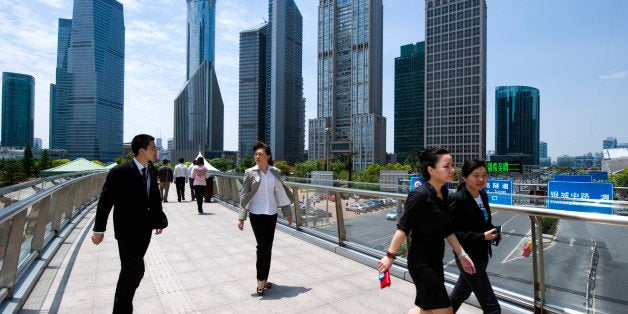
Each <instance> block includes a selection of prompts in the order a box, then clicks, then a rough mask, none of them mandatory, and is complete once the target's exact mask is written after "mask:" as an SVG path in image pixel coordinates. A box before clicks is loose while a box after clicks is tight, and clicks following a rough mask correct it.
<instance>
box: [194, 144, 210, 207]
mask: <svg viewBox="0 0 628 314" xmlns="http://www.w3.org/2000/svg"><path fill="white" fill-rule="evenodd" d="M207 178H209V170H208V169H207V167H205V160H204V159H203V157H200V156H199V157H198V158H196V166H194V169H192V179H194V196H195V197H196V204H197V206H198V214H199V215H202V214H203V193H204V192H205V186H206V185H207Z"/></svg>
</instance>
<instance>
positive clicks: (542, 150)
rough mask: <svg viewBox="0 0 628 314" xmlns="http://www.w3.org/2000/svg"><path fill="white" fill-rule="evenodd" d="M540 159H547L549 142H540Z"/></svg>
mask: <svg viewBox="0 0 628 314" xmlns="http://www.w3.org/2000/svg"><path fill="white" fill-rule="evenodd" d="M539 158H547V142H543V141H540V142H539Z"/></svg>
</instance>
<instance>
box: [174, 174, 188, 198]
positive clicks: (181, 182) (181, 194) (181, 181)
mask: <svg viewBox="0 0 628 314" xmlns="http://www.w3.org/2000/svg"><path fill="white" fill-rule="evenodd" d="M174 184H175V185H176V186H177V200H179V201H180V200H181V199H185V178H184V177H177V178H175V179H174Z"/></svg>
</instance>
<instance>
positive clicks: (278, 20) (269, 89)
mask: <svg viewBox="0 0 628 314" xmlns="http://www.w3.org/2000/svg"><path fill="white" fill-rule="evenodd" d="M268 15H269V19H268V20H269V22H268V23H265V24H263V25H261V26H259V27H256V28H254V29H251V30H247V31H243V32H242V33H240V117H239V120H240V121H239V122H240V130H239V144H238V147H239V150H240V154H241V156H242V157H245V156H250V157H252V152H251V147H252V146H253V143H254V142H255V141H257V140H261V141H264V142H266V143H267V144H269V145H270V146H271V148H272V151H273V159H277V160H285V161H287V162H288V163H291V164H293V163H295V162H296V161H300V160H302V159H303V149H304V142H305V103H304V99H303V76H302V54H303V48H302V46H303V40H302V37H303V18H302V16H301V13H300V12H299V8H298V7H297V6H296V4H295V3H294V1H293V0H270V1H269V6H268Z"/></svg>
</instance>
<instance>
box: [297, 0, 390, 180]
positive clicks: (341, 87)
mask: <svg viewBox="0 0 628 314" xmlns="http://www.w3.org/2000/svg"><path fill="white" fill-rule="evenodd" d="M382 32H383V8H382V1H381V0H346V1H328V0H325V1H320V2H319V7H318V93H317V98H318V99H317V114H316V116H317V118H316V119H312V120H310V121H309V123H308V124H309V135H308V142H309V144H308V146H309V149H308V154H309V156H308V157H309V159H329V158H331V157H332V156H338V155H353V159H352V162H353V168H354V169H358V170H360V169H366V167H368V166H369V165H372V164H384V163H385V162H386V119H385V118H384V117H383V116H382Z"/></svg>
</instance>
